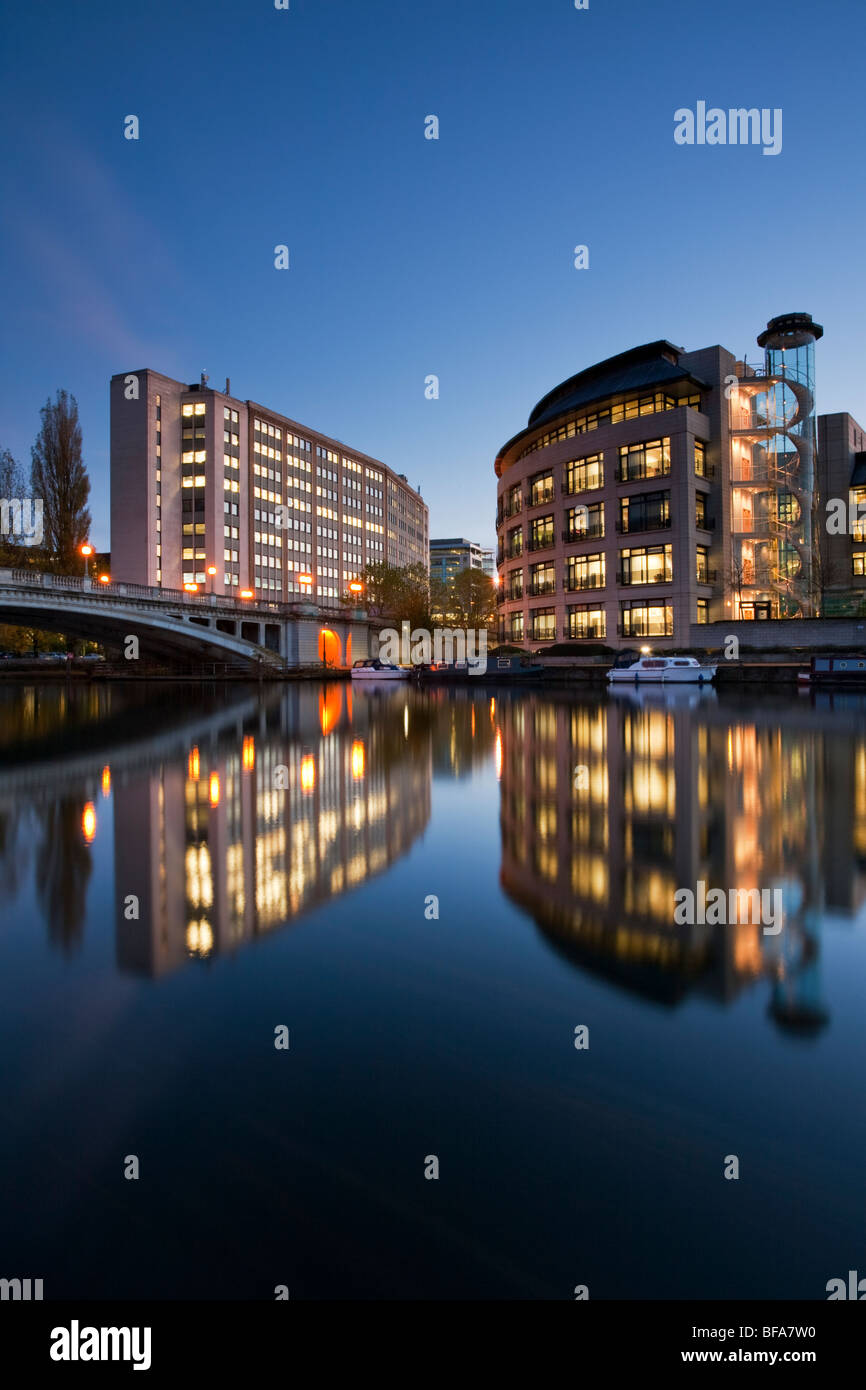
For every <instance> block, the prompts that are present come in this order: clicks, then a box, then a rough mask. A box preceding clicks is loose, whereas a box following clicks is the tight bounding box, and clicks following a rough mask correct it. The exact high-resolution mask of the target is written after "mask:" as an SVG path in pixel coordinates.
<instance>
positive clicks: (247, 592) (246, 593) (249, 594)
mask: <svg viewBox="0 0 866 1390" xmlns="http://www.w3.org/2000/svg"><path fill="white" fill-rule="evenodd" d="M240 597H241V598H255V594H254V593H253V591H252V589H241V592H240Z"/></svg>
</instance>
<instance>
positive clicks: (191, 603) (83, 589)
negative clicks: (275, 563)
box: [0, 569, 359, 617]
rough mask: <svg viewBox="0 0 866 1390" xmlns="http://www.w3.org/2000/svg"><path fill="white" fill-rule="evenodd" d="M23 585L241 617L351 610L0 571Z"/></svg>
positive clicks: (315, 602) (310, 601)
mask: <svg viewBox="0 0 866 1390" xmlns="http://www.w3.org/2000/svg"><path fill="white" fill-rule="evenodd" d="M3 582H6V583H11V584H26V585H28V586H30V587H33V588H40V589H61V590H63V591H65V592H78V593H97V592H98V593H100V594H102V595H104V596H105V597H107V598H119V599H129V598H131V599H138V600H139V602H144V603H148V604H151V603H155V604H160V605H164V606H168V605H171V606H172V607H177V606H179V605H180V606H183V607H195V608H218V609H221V610H222V611H224V612H225V611H226V610H230V611H232V612H233V613H238V614H240V615H243V614H245V613H250V612H257V613H260V612H262V611H263V610H264V611H266V612H268V613H273V614H275V615H276V616H277V617H288V616H291V615H292V614H293V613H297V612H298V610H300V609H305V608H306V609H308V608H313V609H316V610H319V611H322V612H326V613H331V614H333V615H334V616H336V615H337V614H344V615H345V616H347V617H348V616H349V614H350V613H352V612H357V611H359V610H357V609H355V610H353V609H352V608H350V607H349V606H348V605H346V604H344V603H342V602H341V601H340V599H337V598H317V599H314V598H312V597H310V598H307V597H306V596H305V595H303V594H302V595H300V596H299V597H298V598H296V599H292V600H289V601H288V602H279V603H278V602H276V601H274V600H273V599H264V598H259V597H258V596H255V597H253V598H250V599H242V598H239V597H238V598H236V597H235V596H234V595H233V594H212V593H203V594H191V593H189V592H188V591H187V590H185V589H164V588H156V587H154V586H152V585H149V584H121V583H114V582H112V581H109V582H108V583H103V582H102V581H100V580H93V579H89V578H87V579H86V578H84V577H77V576H75V575H71V574H51V573H48V572H43V571H42V570H28V569H24V570H22V569H0V583H3Z"/></svg>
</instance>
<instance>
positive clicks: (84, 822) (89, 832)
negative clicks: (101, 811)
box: [81, 801, 96, 845]
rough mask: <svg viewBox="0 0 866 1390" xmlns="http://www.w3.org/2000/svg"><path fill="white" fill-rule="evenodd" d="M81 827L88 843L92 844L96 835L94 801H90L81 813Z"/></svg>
mask: <svg viewBox="0 0 866 1390" xmlns="http://www.w3.org/2000/svg"><path fill="white" fill-rule="evenodd" d="M81 829H82V832H83V834H84V838H85V840H86V841H87V843H88V844H89V845H92V844H93V839H94V836H95V835H96V808H95V806H94V805H93V802H92V801H88V803H87V805H86V806H85V808H84V810H83V811H82V813H81Z"/></svg>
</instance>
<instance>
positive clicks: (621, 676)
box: [607, 656, 717, 685]
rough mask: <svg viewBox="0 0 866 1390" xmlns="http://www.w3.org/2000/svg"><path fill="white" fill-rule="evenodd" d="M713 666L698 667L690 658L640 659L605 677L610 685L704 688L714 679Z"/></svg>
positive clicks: (714, 667)
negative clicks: (683, 685)
mask: <svg viewBox="0 0 866 1390" xmlns="http://www.w3.org/2000/svg"><path fill="white" fill-rule="evenodd" d="M716 670H717V667H716V666H702V665H701V663H700V662H699V661H698V660H697V659H696V658H695V657H693V656H642V657H640V658H639V659H638V660H637V661H633V662H632V663H631V665H630V666H614V667H613V668H612V669H611V670H610V671H608V673H607V678H608V680H609V681H610V682H612V683H614V684H619V683H623V684H625V683H628V684H630V685H641V684H643V683H644V682H645V681H646V682H652V683H654V684H658V683H659V682H662V683H664V684H665V685H682V684H688V685H705V684H709V683H710V682H711V681H714V680H715V678H716Z"/></svg>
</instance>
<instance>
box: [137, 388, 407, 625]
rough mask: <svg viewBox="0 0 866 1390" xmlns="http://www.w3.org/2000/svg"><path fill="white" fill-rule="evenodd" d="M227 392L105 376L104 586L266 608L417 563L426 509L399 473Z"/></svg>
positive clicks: (340, 590)
mask: <svg viewBox="0 0 866 1390" xmlns="http://www.w3.org/2000/svg"><path fill="white" fill-rule="evenodd" d="M229 390H230V386H229V382H228V381H227V382H226V390H225V391H224V392H223V391H215V390H213V389H211V388H210V387H208V385H207V378H206V377H204V376H203V377H202V381H201V383H200V384H194V385H191V386H189V385H186V384H185V383H183V382H180V381H174V380H173V379H172V378H171V377H167V376H163V375H161V374H160V373H159V372H154V371H151V370H140V371H137V372H132V373H129V372H127V373H120V374H118V375H116V376H113V377H112V379H111V549H112V554H113V559H114V564H113V572H112V578H113V579H115V580H119V581H121V582H129V583H137V584H148V585H158V586H162V587H165V588H169V589H180V588H183V587H184V586H185V585H188V584H197V585H199V586H201V587H205V586H207V587H208V588H209V589H210V588H212V589H213V591H214V592H215V593H217V594H231V593H238V592H240V591H242V590H245V589H248V590H250V591H254V592H255V593H256V596H257V597H259V596H261V597H262V598H265V597H266V598H268V599H269V600H271V601H275V602H277V603H279V602H286V601H291V600H294V599H296V598H297V597H298V595H299V594H307V595H309V596H310V597H311V598H313V599H317V598H326V597H330V598H339V597H340V596H341V595H342V594H344V593H345V591H346V587H347V585H348V584H349V583H350V582H351V581H352V580H353V579H356V578H357V576H358V575H359V574H360V573H361V572H362V571H363V570H364V568H365V567H366V566H367V565H370V564H374V563H377V562H385V563H386V564H389V565H401V566H402V565H411V564H423V565H426V563H427V540H428V522H427V505H426V503H425V502H424V501H423V499H422V498H421V496H420V495H419V493H417V492H416V491H415V490H414V489H413V488H411V487H410V486H409V484H408V482H407V479H406V477H405V475H404V474H402V473H395V472H393V471H392V470H391V469H390V468H388V467H386V465H385V464H384V463H380V462H379V460H378V459H374V458H369V457H368V456H367V455H366V454H362V453H360V452H359V451H358V450H357V449H351V448H349V447H347V446H346V445H345V444H343V443H341V442H340V440H338V439H333V438H330V437H329V436H328V435H324V434H321V433H319V432H318V431H316V430H311V429H309V428H308V427H307V426H306V425H301V424H299V423H298V422H297V421H295V420H291V419H289V418H287V417H286V416H285V415H281V414H279V413H278V412H277V411H274V410H269V409H267V408H266V407H265V406H261V405H257V404H256V403H255V402H254V401H242V400H239V399H237V398H236V397H234V396H231V395H229ZM302 575H303V576H310V578H309V579H305V580H304V582H303V583H301V582H300V576H302Z"/></svg>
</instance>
